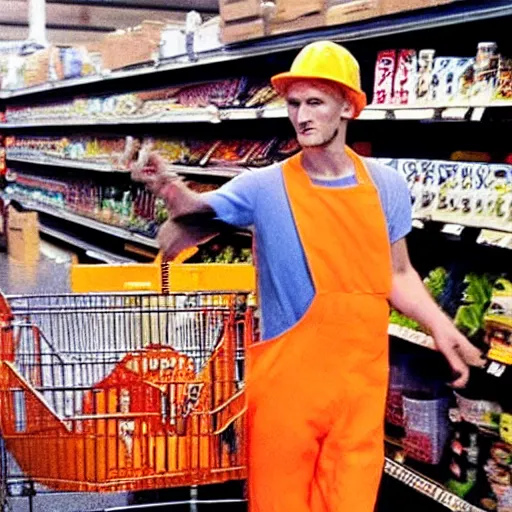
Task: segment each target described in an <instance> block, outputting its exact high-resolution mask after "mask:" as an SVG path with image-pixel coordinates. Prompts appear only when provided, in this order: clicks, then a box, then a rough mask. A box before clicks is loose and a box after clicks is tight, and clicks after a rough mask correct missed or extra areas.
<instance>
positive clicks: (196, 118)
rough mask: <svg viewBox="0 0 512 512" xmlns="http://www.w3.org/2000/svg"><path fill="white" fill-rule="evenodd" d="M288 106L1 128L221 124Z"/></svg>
mask: <svg viewBox="0 0 512 512" xmlns="http://www.w3.org/2000/svg"><path fill="white" fill-rule="evenodd" d="M286 117H287V111H286V108H284V107H272V106H269V107H265V108H263V107H262V108H225V109H219V108H217V107H215V106H214V105H211V106H209V107H205V108H185V107H184V108H177V109H175V110H172V111H168V112H163V113H162V114H158V115H153V116H146V117H136V116H134V117H132V118H130V117H123V118H116V119H108V118H106V117H103V118H102V117H101V116H97V117H94V116H93V118H92V119H85V118H76V119H58V118H56V119H39V120H38V119H35V120H33V121H30V122H19V123H18V122H14V123H0V129H5V130H9V129H11V130H12V129H18V128H20V129H21V128H38V127H45V126H48V127H51V126H118V125H144V124H172V123H201V122H203V123H214V124H215V123H220V122H221V121H244V120H254V119H278V118H286Z"/></svg>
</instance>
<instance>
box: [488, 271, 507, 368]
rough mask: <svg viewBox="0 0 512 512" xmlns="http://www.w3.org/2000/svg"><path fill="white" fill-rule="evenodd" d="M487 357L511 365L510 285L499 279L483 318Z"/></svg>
mask: <svg viewBox="0 0 512 512" xmlns="http://www.w3.org/2000/svg"><path fill="white" fill-rule="evenodd" d="M484 324H485V341H486V343H487V345H488V347H489V350H488V353H487V357H488V358H489V359H492V360H493V361H496V362H498V363H502V364H507V365H510V364H512V283H510V281H508V280H506V279H499V280H498V281H496V283H495V285H494V289H493V291H492V296H491V303H490V306H489V308H488V309H487V311H486V312H485V316H484Z"/></svg>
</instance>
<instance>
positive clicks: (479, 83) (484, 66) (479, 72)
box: [473, 43, 499, 104]
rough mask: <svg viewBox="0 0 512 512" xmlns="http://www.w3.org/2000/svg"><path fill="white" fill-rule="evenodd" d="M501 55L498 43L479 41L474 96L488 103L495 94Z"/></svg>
mask: <svg viewBox="0 0 512 512" xmlns="http://www.w3.org/2000/svg"><path fill="white" fill-rule="evenodd" d="M498 66H499V55H498V45H497V44H496V43H479V44H478V51H477V54H476V61H475V86H474V90H473V93H474V97H475V99H476V100H478V101H481V102H482V103H484V104H485V103H488V102H489V101H490V100H491V99H492V98H493V97H494V95H495V92H496V89H497V82H498Z"/></svg>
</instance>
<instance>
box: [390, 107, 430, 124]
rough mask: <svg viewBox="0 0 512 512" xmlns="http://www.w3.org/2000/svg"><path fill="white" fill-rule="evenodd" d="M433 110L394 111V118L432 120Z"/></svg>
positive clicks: (411, 109)
mask: <svg viewBox="0 0 512 512" xmlns="http://www.w3.org/2000/svg"><path fill="white" fill-rule="evenodd" d="M435 113H436V111H435V109H433V108H409V109H403V110H395V116H396V118H397V119H404V120H411V121H416V120H419V121H421V120H423V119H434V116H435Z"/></svg>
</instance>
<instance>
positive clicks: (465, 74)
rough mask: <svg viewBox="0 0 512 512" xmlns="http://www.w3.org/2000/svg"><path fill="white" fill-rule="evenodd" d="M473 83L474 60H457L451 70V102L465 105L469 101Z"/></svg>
mask: <svg viewBox="0 0 512 512" xmlns="http://www.w3.org/2000/svg"><path fill="white" fill-rule="evenodd" d="M474 83H475V59H474V58H460V59H457V62H456V64H455V68H454V70H453V84H454V91H453V98H452V99H453V101H455V102H457V103H465V102H467V101H469V100H470V99H471V96H472V93H473V86H474Z"/></svg>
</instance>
